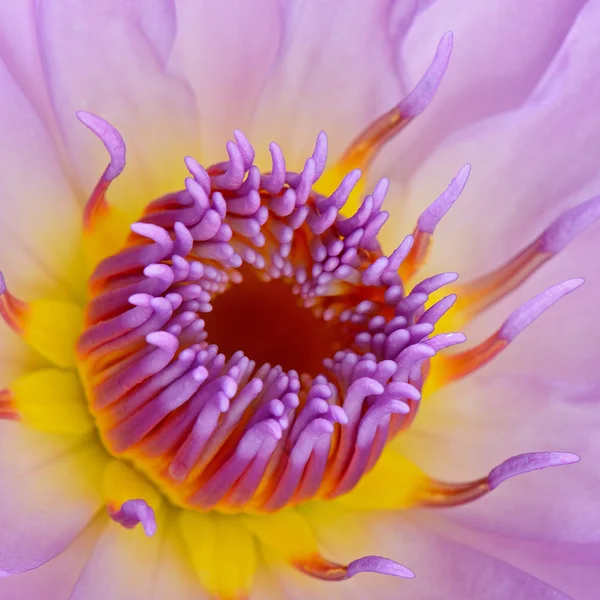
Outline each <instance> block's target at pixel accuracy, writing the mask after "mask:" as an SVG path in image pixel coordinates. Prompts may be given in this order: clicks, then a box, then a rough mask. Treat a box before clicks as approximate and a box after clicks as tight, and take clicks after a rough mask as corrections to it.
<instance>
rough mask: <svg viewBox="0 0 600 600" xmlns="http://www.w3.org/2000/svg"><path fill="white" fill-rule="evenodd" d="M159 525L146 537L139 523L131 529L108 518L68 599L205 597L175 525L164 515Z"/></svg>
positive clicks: (190, 599) (196, 599)
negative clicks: (161, 527)
mask: <svg viewBox="0 0 600 600" xmlns="http://www.w3.org/2000/svg"><path fill="white" fill-rule="evenodd" d="M160 526H161V525H160V524H159V528H160ZM162 526H163V529H162V531H160V530H159V532H157V535H156V536H154V537H152V538H148V537H147V536H146V535H145V534H144V532H143V530H142V529H141V528H139V527H138V528H136V529H131V530H129V529H125V528H123V527H121V526H120V525H119V524H117V523H114V522H110V523H107V524H106V525H105V527H104V531H103V532H102V534H101V535H100V537H99V539H98V542H97V543H96V546H95V548H94V550H93V552H92V553H91V556H90V559H89V562H88V564H87V565H86V567H85V568H84V569H83V571H82V573H81V575H80V577H79V579H78V581H77V583H76V584H75V587H74V588H73V592H72V593H71V596H70V600H83V599H85V600H105V599H106V598H110V599H111V600H130V599H132V598H136V599H137V598H144V599H148V600H162V599H163V598H177V600H205V599H206V598H207V597H206V596H205V595H204V593H203V591H202V589H201V588H200V584H199V583H198V581H197V579H195V578H194V576H193V574H192V570H191V568H190V567H189V563H188V558H187V557H186V556H185V554H184V553H183V552H182V551H181V548H180V547H179V545H178V543H177V540H176V538H175V536H174V533H173V532H174V529H173V525H171V524H168V523H166V520H165V519H163V520H162Z"/></svg>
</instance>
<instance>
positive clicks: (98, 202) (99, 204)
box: [83, 177, 111, 232]
mask: <svg viewBox="0 0 600 600" xmlns="http://www.w3.org/2000/svg"><path fill="white" fill-rule="evenodd" d="M110 183H111V182H110V181H109V180H108V179H105V178H104V177H102V178H101V179H100V181H99V182H98V183H97V184H96V187H95V188H94V191H93V192H92V194H91V196H90V197H89V200H88V201H87V203H86V205H85V208H84V210H83V228H84V231H88V232H89V231H91V230H93V229H94V225H95V224H96V223H97V222H98V219H99V218H101V217H103V216H105V215H106V214H107V213H108V210H109V206H108V202H107V201H106V195H105V194H106V190H107V189H108V187H109V185H110Z"/></svg>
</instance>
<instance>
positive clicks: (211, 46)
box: [169, 0, 284, 164]
mask: <svg viewBox="0 0 600 600" xmlns="http://www.w3.org/2000/svg"><path fill="white" fill-rule="evenodd" d="M175 8H176V10H177V38H176V40H175V44H174V47H173V53H172V56H171V59H170V61H169V65H170V69H171V70H172V71H174V72H176V73H182V74H183V75H184V76H185V78H186V79H187V80H188V81H189V83H190V86H191V88H192V89H193V90H194V92H195V95H196V104H197V107H198V114H199V121H200V145H201V156H196V158H198V159H200V158H202V159H203V160H204V161H205V162H206V163H207V164H210V163H215V162H219V161H220V160H223V159H224V158H225V155H224V152H225V142H226V141H227V140H228V139H230V138H231V137H232V136H233V132H234V130H235V129H240V130H242V131H244V133H246V134H247V135H248V134H249V131H248V130H249V127H250V124H251V122H252V118H253V114H254V111H255V109H256V103H257V101H258V97H259V95H260V92H261V90H262V88H263V86H264V84H265V80H266V78H267V76H268V73H269V70H270V69H271V67H272V65H273V62H274V61H275V59H276V56H277V53H278V50H279V48H280V46H281V44H282V43H283V40H282V35H283V13H284V5H283V3H281V2H280V1H279V0H257V1H253V2H244V1H243V0H242V1H240V0H223V1H220V2H189V1H188V0H176V2H175ZM252 141H253V143H254V142H255V140H254V139H253V140H252ZM269 141H270V140H269ZM265 151H266V147H265Z"/></svg>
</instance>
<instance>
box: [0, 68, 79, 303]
mask: <svg viewBox="0 0 600 600" xmlns="http://www.w3.org/2000/svg"><path fill="white" fill-rule="evenodd" d="M0 89H1V90H2V93H1V94H0V136H1V139H2V144H3V153H2V177H1V178H0V194H1V197H2V201H1V202H0V256H2V270H3V272H4V274H5V276H6V279H7V281H8V282H9V284H10V285H11V287H12V288H13V290H15V292H16V293H17V294H19V295H23V294H24V295H27V296H29V295H37V294H41V293H48V292H50V291H52V292H55V293H59V294H61V295H63V296H65V295H69V294H75V293H78V292H79V290H80V285H81V283H80V282H78V280H77V276H76V268H75V265H74V264H73V260H74V259H73V257H74V254H75V248H76V246H77V244H78V243H79V235H80V231H81V230H80V223H79V220H80V210H81V204H80V203H79V202H78V201H77V199H76V197H75V195H74V192H73V188H72V187H71V185H70V182H69V181H68V180H67V176H66V172H65V171H64V170H63V168H62V166H61V164H60V162H59V160H58V158H57V155H58V149H57V146H56V145H55V144H54V142H53V140H52V138H51V136H50V134H49V133H48V131H47V129H46V127H45V125H44V123H43V122H42V120H41V119H40V116H39V115H38V113H37V112H36V110H35V109H34V107H33V106H32V104H31V103H30V102H29V100H28V99H27V97H26V96H25V95H24V93H23V91H22V90H21V89H20V88H19V86H18V85H17V83H16V82H15V80H14V79H13V77H12V75H11V73H10V72H9V70H8V68H7V66H6V65H5V64H4V63H3V62H1V61H0Z"/></svg>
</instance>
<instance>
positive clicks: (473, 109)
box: [382, 0, 585, 181]
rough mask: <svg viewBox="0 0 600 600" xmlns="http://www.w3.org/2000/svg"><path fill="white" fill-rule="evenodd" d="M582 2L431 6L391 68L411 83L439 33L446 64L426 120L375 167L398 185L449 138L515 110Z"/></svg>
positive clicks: (453, 0)
mask: <svg viewBox="0 0 600 600" xmlns="http://www.w3.org/2000/svg"><path fill="white" fill-rule="evenodd" d="M583 4H585V2H583V1H582V0H577V1H574V2H561V0H553V1H550V2H544V1H539V0H534V1H532V2H526V3H523V2H520V1H519V0H508V1H505V0H491V1H489V2H478V1H477V0H467V1H466V2H465V1H461V0H450V1H445V2H434V3H431V6H429V7H428V8H427V9H426V10H424V11H423V12H421V13H420V14H419V15H418V16H417V17H416V18H415V21H414V23H413V25H412V27H411V28H410V31H409V32H408V34H407V37H406V41H405V43H404V44H403V45H402V46H401V47H400V46H399V47H398V48H397V49H396V56H397V57H398V71H399V72H400V73H401V74H402V76H403V77H404V78H406V80H407V81H408V82H409V83H410V84H413V83H415V82H416V81H417V80H418V79H419V77H420V76H421V73H422V72H423V69H424V68H425V67H426V66H427V64H428V62H429V60H430V52H429V48H430V47H432V46H435V44H436V42H437V40H438V39H439V37H440V35H441V34H442V33H443V32H444V31H447V30H451V31H453V33H454V37H455V48H454V51H453V55H452V59H451V62H450V67H449V69H448V72H447V74H446V76H445V77H444V81H443V83H442V85H441V86H440V90H439V92H438V94H437V97H436V99H435V100H434V102H433V104H432V106H431V107H430V108H429V109H428V110H427V113H426V115H425V116H423V117H421V118H420V119H418V120H417V121H416V122H415V123H414V124H412V125H411V126H410V128H409V129H407V131H406V132H405V133H402V136H401V139H400V140H398V143H396V144H393V145H392V146H391V147H390V152H389V154H387V157H386V158H385V159H384V158H382V164H383V163H385V164H386V165H389V167H390V169H392V168H393V169H394V170H395V171H396V173H397V174H398V175H397V176H398V179H399V180H400V181H402V180H406V179H408V178H409V177H410V175H411V173H412V172H413V171H414V169H415V168H416V167H417V166H418V165H419V164H420V163H421V162H422V161H423V160H425V159H427V157H428V155H429V154H430V153H431V152H432V151H434V150H435V149H436V148H437V147H438V146H439V144H440V142H441V141H442V140H444V139H445V138H446V137H447V136H448V135H449V134H452V133H453V132H455V131H457V130H458V129H460V128H461V127H465V126H467V125H469V124H471V123H473V122H476V121H479V120H481V119H483V118H486V117H489V116H490V115H493V114H497V113H501V112H504V111H506V110H510V109H512V108H515V107H517V106H519V105H520V104H521V103H522V102H523V101H524V100H525V99H526V98H527V96H528V95H529V93H530V92H531V91H532V90H533V88H534V87H535V85H536V84H537V82H538V81H539V79H540V77H541V76H542V74H543V73H544V71H545V69H546V68H547V66H548V64H549V63H550V62H551V61H552V59H553V57H554V55H555V54H556V52H557V51H558V49H559V47H560V45H561V43H562V41H563V39H564V37H565V35H566V34H567V32H568V30H569V27H570V26H571V24H572V23H573V20H574V18H575V17H576V16H577V13H578V12H579V11H580V9H581V7H582V5H583ZM532 32H535V34H534V35H532ZM399 155H400V156H401V159H400V160H399ZM468 160H469V161H471V160H473V161H474V160H475V157H473V156H472V157H469V159H468ZM457 166H458V163H457ZM388 172H389V171H388Z"/></svg>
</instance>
